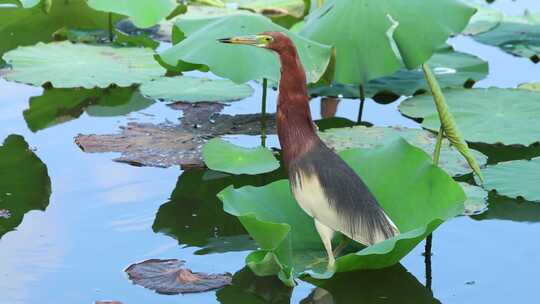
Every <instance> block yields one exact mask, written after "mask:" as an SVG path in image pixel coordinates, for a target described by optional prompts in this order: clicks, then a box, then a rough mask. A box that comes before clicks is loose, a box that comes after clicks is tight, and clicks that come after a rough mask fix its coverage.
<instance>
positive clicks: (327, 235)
mask: <svg viewBox="0 0 540 304" xmlns="http://www.w3.org/2000/svg"><path fill="white" fill-rule="evenodd" d="M315 228H317V232H319V236H320V237H321V240H322V242H323V244H324V248H325V249H326V253H327V254H328V270H330V271H333V270H334V267H335V263H336V259H335V258H334V252H333V251H332V237H333V236H334V230H332V229H330V228H328V227H327V226H326V225H324V224H323V223H321V222H319V221H318V220H317V219H315Z"/></svg>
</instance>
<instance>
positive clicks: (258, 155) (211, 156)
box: [202, 138, 279, 175]
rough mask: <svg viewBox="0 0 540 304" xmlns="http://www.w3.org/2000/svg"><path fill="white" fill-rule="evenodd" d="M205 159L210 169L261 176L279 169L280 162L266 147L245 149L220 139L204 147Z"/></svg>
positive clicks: (213, 140) (211, 141) (209, 142)
mask: <svg viewBox="0 0 540 304" xmlns="http://www.w3.org/2000/svg"><path fill="white" fill-rule="evenodd" d="M202 153H203V159H204V163H205V164H206V166H208V168H210V169H212V170H216V171H220V172H226V173H232V174H251V175H256V174H261V173H266V172H272V171H274V170H276V169H277V168H279V161H278V160H277V159H276V158H275V157H274V155H273V154H272V151H270V150H269V149H268V148H265V147H256V148H244V147H239V146H237V145H234V144H232V143H230V142H228V141H225V140H223V139H220V138H214V139H212V140H210V141H208V142H207V143H206V144H205V145H204V147H203V151H202Z"/></svg>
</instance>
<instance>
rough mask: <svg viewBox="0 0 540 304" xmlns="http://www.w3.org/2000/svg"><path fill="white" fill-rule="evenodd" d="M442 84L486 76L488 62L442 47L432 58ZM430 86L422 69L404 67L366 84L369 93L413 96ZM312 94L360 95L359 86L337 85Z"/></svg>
mask: <svg viewBox="0 0 540 304" xmlns="http://www.w3.org/2000/svg"><path fill="white" fill-rule="evenodd" d="M428 64H429V66H430V67H431V68H432V69H433V72H434V73H435V76H437V80H438V81H439V83H440V85H441V87H443V88H446V87H453V86H454V87H463V86H464V85H471V84H472V83H474V82H476V81H478V80H481V79H483V78H485V77H486V76H487V74H488V70H489V68H488V64H487V62H485V61H483V60H482V59H480V58H478V57H476V56H473V55H470V54H465V53H460V52H456V51H454V50H453V49H452V48H451V47H449V46H447V47H443V48H440V49H439V50H438V51H437V52H436V53H435V54H434V55H433V57H431V58H430V59H429V61H428ZM428 90H429V87H428V85H427V83H426V78H425V76H424V73H423V72H422V70H420V69H417V70H406V69H401V70H400V71H398V72H397V73H395V74H393V75H391V76H386V77H382V78H378V79H374V80H372V81H370V82H368V83H367V84H366V85H365V93H366V95H367V96H373V95H375V94H377V93H380V92H385V93H392V94H394V95H396V96H401V95H403V96H411V95H413V94H414V93H416V92H418V91H428ZM310 94H311V95H317V96H340V97H344V98H358V97H359V95H360V94H359V89H358V85H342V84H334V85H333V86H319V87H313V88H311V89H310Z"/></svg>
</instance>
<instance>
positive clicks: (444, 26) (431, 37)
mask: <svg viewBox="0 0 540 304" xmlns="http://www.w3.org/2000/svg"><path fill="white" fill-rule="evenodd" d="M474 12H475V10H474V9H473V8H472V7H470V6H468V5H465V4H464V3H462V2H461V1H458V0H440V1H427V2H426V1H424V0H409V1H401V0H339V1H337V0H327V1H325V2H324V5H323V6H322V7H320V8H318V9H317V10H315V11H314V12H312V13H311V14H310V15H309V16H308V17H307V21H306V24H305V26H304V27H303V28H302V30H301V31H300V34H301V35H302V36H304V37H307V38H309V39H312V40H314V41H318V42H320V43H323V44H327V45H332V46H334V47H335V48H336V67H335V74H334V81H335V82H337V83H342V84H359V83H365V82H367V81H369V80H372V79H375V78H379V77H383V76H387V75H391V74H393V73H395V72H396V71H398V70H399V69H400V68H402V67H403V66H405V67H406V68H408V69H415V68H417V67H418V66H420V65H421V64H422V63H424V62H425V61H427V60H428V59H429V58H430V57H431V56H432V55H433V53H434V52H435V51H436V50H437V49H438V48H439V46H440V45H441V44H443V43H444V42H445V41H446V40H447V39H448V37H449V36H450V35H451V34H452V33H459V32H461V31H462V30H463V29H464V28H465V26H466V25H467V23H468V21H469V19H470V18H471V16H472V15H473V14H474ZM419 37H422V39H419Z"/></svg>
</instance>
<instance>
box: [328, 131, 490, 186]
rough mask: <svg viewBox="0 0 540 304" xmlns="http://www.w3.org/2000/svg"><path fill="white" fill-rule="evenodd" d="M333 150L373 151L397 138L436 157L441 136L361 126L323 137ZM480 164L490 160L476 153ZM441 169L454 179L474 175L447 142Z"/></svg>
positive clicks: (443, 148) (445, 141)
mask: <svg viewBox="0 0 540 304" xmlns="http://www.w3.org/2000/svg"><path fill="white" fill-rule="evenodd" d="M319 135H320V136H321V138H322V139H323V140H324V142H325V143H326V144H327V145H329V146H330V147H332V148H334V149H336V150H338V151H341V150H346V149H351V148H372V147H378V146H382V145H384V144H386V143H388V142H390V141H392V140H395V139H396V137H403V138H404V139H405V140H407V142H409V144H411V145H413V146H416V147H418V148H420V149H422V150H424V151H425V152H426V153H428V154H430V155H432V154H433V152H434V151H435V142H436V141H437V135H436V134H434V133H432V132H429V131H426V130H421V129H409V128H402V127H371V128H366V127H364V126H357V127H353V128H339V129H330V130H326V131H324V132H321V133H320V134H319ZM472 152H473V155H474V156H475V157H476V160H477V161H478V163H479V164H481V165H483V164H485V163H486V162H487V157H486V156H485V155H483V154H482V153H480V152H478V151H474V150H473V151H472ZM439 166H440V167H441V168H442V169H444V170H445V171H446V172H448V174H450V175H452V176H459V175H464V174H468V173H470V172H471V168H470V167H469V165H468V164H467V161H466V160H465V158H463V156H461V154H460V153H459V152H458V151H457V150H456V149H455V148H454V147H452V146H451V145H450V142H449V141H448V140H447V139H444V140H443V144H442V148H441V158H440V161H439Z"/></svg>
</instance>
